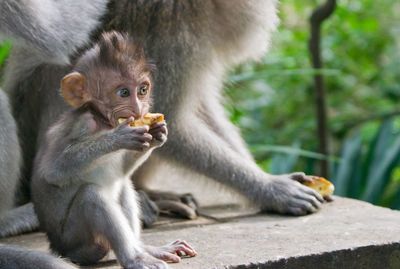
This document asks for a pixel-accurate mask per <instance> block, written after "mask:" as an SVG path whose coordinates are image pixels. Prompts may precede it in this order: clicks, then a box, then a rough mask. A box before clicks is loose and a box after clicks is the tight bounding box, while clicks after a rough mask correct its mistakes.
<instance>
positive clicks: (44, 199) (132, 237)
mask: <svg viewBox="0 0 400 269" xmlns="http://www.w3.org/2000/svg"><path fill="white" fill-rule="evenodd" d="M151 70H152V66H151V65H150V64H148V63H147V61H146V58H145V56H144V52H143V49H142V47H140V46H138V45H137V44H135V43H134V42H132V41H131V40H130V39H129V38H128V37H127V36H126V35H123V34H120V33H117V32H107V33H104V34H103V35H102V36H101V38H100V40H99V42H98V43H97V44H95V46H94V47H93V48H91V49H89V50H87V51H86V52H85V53H84V54H83V55H82V57H80V58H79V59H78V60H77V63H76V65H75V67H74V70H73V72H72V73H70V74H68V75H66V76H65V77H64V78H63V79H62V81H61V94H62V96H63V98H64V99H65V101H66V102H67V103H68V104H69V105H70V106H72V107H73V108H74V109H73V110H71V111H69V112H66V113H65V114H63V115H62V117H61V118H60V119H59V120H58V121H57V122H56V123H55V124H54V125H53V126H51V128H50V129H49V131H48V132H47V136H46V139H47V141H46V142H47V143H43V144H44V146H43V147H42V148H41V149H40V150H39V153H38V155H37V158H36V160H35V169H34V171H35V173H34V176H33V181H32V196H33V202H34V206H35V210H36V213H37V215H38V218H39V221H40V225H41V227H42V229H43V230H44V231H45V232H46V234H47V236H48V239H49V241H50V247H51V249H52V250H53V251H55V252H56V253H58V254H61V255H62V256H64V257H68V258H69V259H70V260H71V261H73V262H76V263H79V264H82V265H86V264H93V263H96V262H97V261H99V260H100V259H102V258H103V257H104V256H105V255H106V254H107V253H108V252H109V251H110V249H112V250H113V251H114V252H115V255H116V257H117V259H118V261H119V262H120V264H121V265H122V266H123V267H124V268H135V269H136V268H154V269H158V268H168V266H167V264H166V263H165V262H179V261H180V257H179V256H195V255H196V252H195V250H194V249H193V248H192V247H191V246H189V245H188V244H187V243H186V242H185V241H181V240H177V241H175V242H173V243H171V244H169V245H166V246H163V247H152V246H144V245H143V244H142V242H141V239H140V232H141V227H140V222H139V214H140V209H139V206H138V200H137V194H136V192H135V191H134V189H133V187H132V183H131V180H130V176H131V175H132V173H133V171H134V170H135V169H136V168H137V167H138V166H139V165H140V164H142V163H143V162H144V161H145V160H146V159H147V158H148V157H149V155H150V154H151V152H152V150H154V149H155V148H157V147H160V146H161V145H163V144H164V143H165V141H166V139H167V127H166V124H165V122H160V123H155V124H153V125H151V126H150V127H149V126H142V127H132V126H130V124H131V122H133V121H134V119H138V118H141V117H142V116H143V115H145V114H146V113H148V111H149V108H150V101H151V100H150V92H151V89H152V84H151V79H150V75H151ZM120 118H125V119H127V120H126V121H125V122H123V123H122V124H119V123H118V119H120Z"/></svg>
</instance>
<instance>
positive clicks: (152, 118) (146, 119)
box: [118, 113, 164, 127]
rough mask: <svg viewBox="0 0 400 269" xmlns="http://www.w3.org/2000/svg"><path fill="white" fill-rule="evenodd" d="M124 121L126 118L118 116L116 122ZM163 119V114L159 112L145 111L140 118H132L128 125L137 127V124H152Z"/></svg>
mask: <svg viewBox="0 0 400 269" xmlns="http://www.w3.org/2000/svg"><path fill="white" fill-rule="evenodd" d="M124 121H126V118H119V119H118V123H119V124H121V123H123V122H124ZM162 121H164V115H163V114H161V113H147V114H145V115H144V116H143V117H142V118H140V119H137V120H134V121H133V122H131V124H130V126H132V127H138V126H144V125H149V126H150V125H152V124H154V123H158V122H162Z"/></svg>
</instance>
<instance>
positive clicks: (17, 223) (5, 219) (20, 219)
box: [0, 203, 39, 269]
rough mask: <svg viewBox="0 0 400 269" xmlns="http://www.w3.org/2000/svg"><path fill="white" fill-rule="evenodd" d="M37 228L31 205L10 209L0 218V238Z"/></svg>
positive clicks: (37, 222) (37, 224) (37, 221)
mask: <svg viewBox="0 0 400 269" xmlns="http://www.w3.org/2000/svg"><path fill="white" fill-rule="evenodd" d="M38 228H39V220H38V218H37V216H36V214H35V211H34V210H33V204H32V203H27V204H25V205H23V206H20V207H17V208H14V209H11V210H10V211H8V212H5V214H4V215H3V216H1V217H0V238H3V237H8V236H12V235H17V234H21V233H26V232H31V231H34V230H36V229H38ZM0 256H1V255H0ZM0 269H2V268H1V267H0Z"/></svg>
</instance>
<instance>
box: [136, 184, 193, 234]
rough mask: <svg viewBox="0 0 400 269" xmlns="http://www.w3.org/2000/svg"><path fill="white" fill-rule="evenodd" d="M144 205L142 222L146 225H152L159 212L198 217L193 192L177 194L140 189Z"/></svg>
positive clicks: (169, 214)
mask: <svg viewBox="0 0 400 269" xmlns="http://www.w3.org/2000/svg"><path fill="white" fill-rule="evenodd" d="M138 194H139V197H140V200H141V201H140V202H141V205H142V217H141V219H142V222H143V225H144V227H151V226H152V225H153V224H154V222H155V221H156V220H157V218H158V216H159V214H160V213H161V214H165V215H168V216H174V217H182V218H187V219H195V218H197V207H198V204H197V201H196V199H195V198H194V197H193V195H192V194H190V193H188V194H177V193H173V192H161V191H153V190H151V191H150V190H146V191H143V190H140V191H138Z"/></svg>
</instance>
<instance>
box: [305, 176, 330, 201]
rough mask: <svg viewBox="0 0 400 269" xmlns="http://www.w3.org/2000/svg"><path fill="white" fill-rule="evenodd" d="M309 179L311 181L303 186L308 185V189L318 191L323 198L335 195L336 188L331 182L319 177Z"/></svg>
mask: <svg viewBox="0 0 400 269" xmlns="http://www.w3.org/2000/svg"><path fill="white" fill-rule="evenodd" d="M308 178H309V179H310V180H309V181H304V182H302V184H304V185H306V186H307V187H310V188H311V189H314V190H316V191H317V192H318V193H319V194H321V195H322V196H323V197H327V196H330V195H332V194H333V191H334V190H335V186H334V185H333V184H332V182H330V181H329V180H327V179H325V178H323V177H317V176H308Z"/></svg>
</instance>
